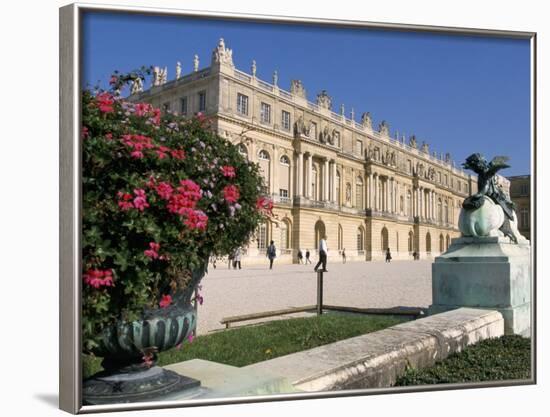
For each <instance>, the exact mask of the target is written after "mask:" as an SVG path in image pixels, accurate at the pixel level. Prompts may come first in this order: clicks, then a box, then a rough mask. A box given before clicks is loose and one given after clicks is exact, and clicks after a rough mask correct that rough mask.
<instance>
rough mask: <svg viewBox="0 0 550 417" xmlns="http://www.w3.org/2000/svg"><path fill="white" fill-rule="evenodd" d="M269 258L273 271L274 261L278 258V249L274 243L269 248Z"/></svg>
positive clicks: (270, 267)
mask: <svg viewBox="0 0 550 417" xmlns="http://www.w3.org/2000/svg"><path fill="white" fill-rule="evenodd" d="M267 257H268V258H269V269H273V261H274V260H275V258H276V257H277V249H276V248H275V243H274V242H273V241H271V242H270V243H269V247H268V248H267Z"/></svg>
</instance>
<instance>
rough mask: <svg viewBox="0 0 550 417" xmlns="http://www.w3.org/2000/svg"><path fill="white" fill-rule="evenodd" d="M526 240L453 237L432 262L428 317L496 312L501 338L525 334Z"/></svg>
mask: <svg viewBox="0 0 550 417" xmlns="http://www.w3.org/2000/svg"><path fill="white" fill-rule="evenodd" d="M530 252H531V250H530V246H529V242H528V241H521V242H520V243H519V244H515V243H512V242H511V241H510V240H509V239H508V238H504V237H475V238H474V237H462V238H458V239H453V242H452V244H451V246H450V247H449V249H448V250H447V252H445V253H444V254H442V255H441V256H438V257H437V258H435V261H434V263H433V264H432V297H433V298H432V302H433V304H432V305H431V306H430V309H429V314H436V313H440V312H443V311H448V310H452V309H455V308H459V307H474V308H484V309H489V310H497V311H499V312H500V313H501V314H502V315H503V317H504V331H505V334H520V335H523V336H529V335H530V332H531V257H530Z"/></svg>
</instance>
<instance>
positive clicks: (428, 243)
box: [426, 232, 432, 253]
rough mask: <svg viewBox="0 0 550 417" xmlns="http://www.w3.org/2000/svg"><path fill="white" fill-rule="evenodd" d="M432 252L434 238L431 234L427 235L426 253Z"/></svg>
mask: <svg viewBox="0 0 550 417" xmlns="http://www.w3.org/2000/svg"><path fill="white" fill-rule="evenodd" d="M431 251H432V236H431V235H430V232H428V233H426V252H428V253H430V252H431Z"/></svg>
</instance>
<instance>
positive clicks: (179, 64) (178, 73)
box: [176, 61, 181, 80]
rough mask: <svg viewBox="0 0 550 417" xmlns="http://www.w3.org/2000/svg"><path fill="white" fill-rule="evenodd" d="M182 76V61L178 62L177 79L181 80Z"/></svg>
mask: <svg viewBox="0 0 550 417" xmlns="http://www.w3.org/2000/svg"><path fill="white" fill-rule="evenodd" d="M180 77H181V62H179V61H178V62H177V63H176V80H179V79H180Z"/></svg>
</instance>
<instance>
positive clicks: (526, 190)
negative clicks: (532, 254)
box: [508, 175, 531, 240]
mask: <svg viewBox="0 0 550 417" xmlns="http://www.w3.org/2000/svg"><path fill="white" fill-rule="evenodd" d="M508 180H509V181H510V198H511V199H512V201H513V202H514V204H515V205H516V215H517V217H518V230H519V232H520V233H521V234H522V235H523V236H524V237H525V238H526V239H529V240H530V239H531V175H516V176H513V177H508Z"/></svg>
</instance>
